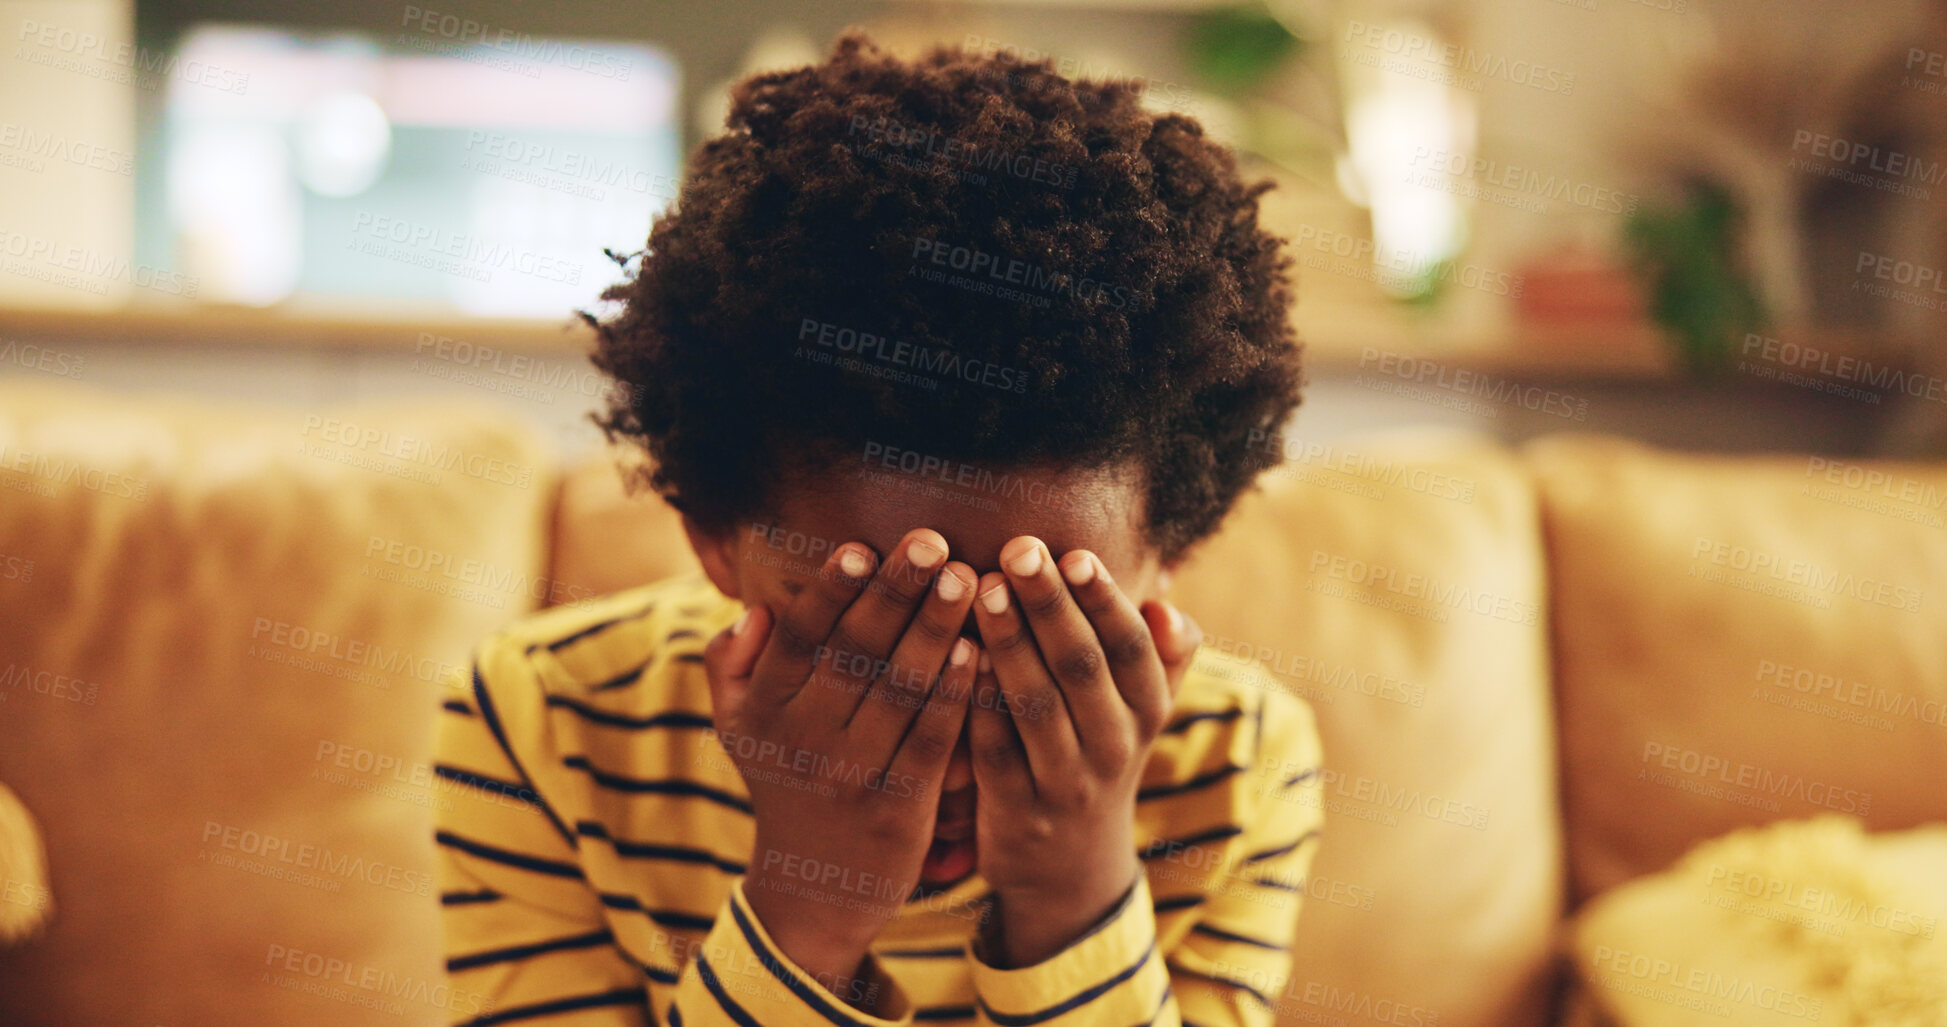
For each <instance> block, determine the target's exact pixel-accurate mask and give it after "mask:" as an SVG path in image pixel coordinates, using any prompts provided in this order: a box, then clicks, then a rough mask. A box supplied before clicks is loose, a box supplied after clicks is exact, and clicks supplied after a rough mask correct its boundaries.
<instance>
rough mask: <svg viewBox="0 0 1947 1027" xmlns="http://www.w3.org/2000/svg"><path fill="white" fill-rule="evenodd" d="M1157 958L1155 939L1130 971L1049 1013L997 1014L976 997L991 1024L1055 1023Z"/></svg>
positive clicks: (1024, 1026)
mask: <svg viewBox="0 0 1947 1027" xmlns="http://www.w3.org/2000/svg"><path fill="white" fill-rule="evenodd" d="M1155 954H1156V939H1155V938H1153V937H1152V938H1150V939H1149V947H1148V948H1145V949H1143V954H1142V955H1141V956H1139V957H1138V958H1137V959H1136V961H1135V962H1133V963H1131V964H1129V965H1128V967H1126V968H1124V969H1123V970H1121V971H1120V972H1118V973H1117V974H1116V975H1115V976H1114V977H1111V978H1109V979H1108V980H1106V981H1103V982H1101V983H1100V984H1093V985H1090V986H1089V987H1087V988H1084V989H1082V990H1081V991H1079V992H1077V993H1075V994H1074V995H1071V996H1069V997H1068V998H1065V999H1063V1000H1061V1001H1060V1002H1057V1003H1055V1004H1054V1005H1052V1006H1048V1007H1047V1008H1045V1009H1037V1010H1035V1011H1034V1012H1032V1013H1001V1012H996V1011H995V1010H994V1007H992V1006H990V1005H988V1004H987V1001H986V1000H985V999H982V998H979V997H978V996H976V997H975V1001H976V1002H979V1003H980V1008H981V1009H982V1010H983V1011H984V1012H986V1014H987V1018H988V1019H989V1020H992V1021H994V1022H995V1023H996V1024H999V1025H1000V1027H1030V1025H1032V1024H1037V1023H1043V1022H1046V1021H1048V1020H1052V1019H1054V1018H1055V1017H1057V1016H1061V1015H1062V1014H1064V1013H1068V1012H1071V1011H1073V1010H1076V1009H1079V1008H1081V1007H1082V1006H1085V1005H1088V1004H1089V1003H1090V1002H1093V1001H1095V1000H1096V999H1098V998H1101V997H1102V996H1103V995H1105V994H1107V993H1108V992H1109V991H1110V990H1112V989H1114V988H1115V987H1116V986H1117V985H1119V984H1121V983H1122V982H1124V981H1126V980H1128V979H1129V978H1131V977H1134V976H1136V974H1137V973H1139V972H1140V971H1141V970H1142V968H1143V966H1144V964H1146V963H1148V962H1149V957H1150V956H1153V955H1155Z"/></svg>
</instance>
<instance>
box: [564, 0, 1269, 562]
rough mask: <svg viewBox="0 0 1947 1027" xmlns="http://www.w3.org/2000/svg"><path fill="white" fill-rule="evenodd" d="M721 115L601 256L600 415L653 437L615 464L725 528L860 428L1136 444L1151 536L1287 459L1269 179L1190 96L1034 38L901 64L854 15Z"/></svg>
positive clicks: (1177, 532)
mask: <svg viewBox="0 0 1947 1027" xmlns="http://www.w3.org/2000/svg"><path fill="white" fill-rule="evenodd" d="M727 128H728V131H727V132H726V133H725V134H723V135H721V136H718V137H717V138H715V139H712V140H709V141H708V142H706V143H704V144H703V146H702V147H701V148H700V149H699V150H698V151H697V152H696V153H695V155H694V156H693V157H692V158H691V160H690V163H689V168H688V171H687V175H686V177H685V179H684V183H683V187H682V191H681V195H680V196H679V198H678V199H677V201H676V202H675V203H674V204H673V205H672V207H671V208H670V209H669V210H668V211H666V212H665V213H663V214H662V215H661V216H659V217H658V218H657V219H656V221H655V224H654V226H653V228H652V231H651V233H650V236H649V240H648V244H647V248H646V249H644V250H643V251H642V252H640V253H639V254H632V255H628V256H620V255H615V254H611V256H615V258H616V259H617V260H618V262H621V263H622V264H623V266H624V270H625V276H624V280H623V281H621V282H619V283H617V284H615V285H613V286H611V287H609V288H608V289H607V290H606V291H605V292H604V293H603V294H602V299H603V300H604V301H607V302H608V303H609V304H611V307H610V315H609V316H608V317H607V318H606V319H597V318H596V317H594V316H593V315H591V314H589V313H587V312H585V311H584V312H583V313H582V317H583V318H584V319H585V320H587V321H588V322H589V323H590V324H592V325H593V326H594V327H595V329H596V333H597V335H598V340H597V345H596V352H595V353H594V354H593V360H594V362H595V364H596V366H597V367H599V368H600V369H601V370H602V371H604V372H606V373H607V374H608V375H610V376H611V377H612V378H614V379H615V380H616V382H617V383H618V385H619V386H620V387H619V388H617V389H616V390H614V391H613V392H612V393H611V397H610V399H609V400H608V402H607V403H606V410H605V411H602V412H598V413H596V414H594V415H591V416H592V417H593V418H594V420H595V422H596V424H598V425H599V426H600V427H601V428H602V429H603V431H604V432H605V433H606V435H607V437H608V438H609V440H610V441H611V442H615V441H618V440H620V439H629V440H632V441H634V442H635V443H638V444H639V445H640V446H641V447H642V449H643V450H644V451H646V454H647V456H648V457H649V459H648V460H647V461H646V462H645V463H644V464H643V465H642V466H638V467H635V468H634V469H633V470H632V472H631V473H630V478H629V483H630V485H631V487H632V488H633V487H635V486H636V485H638V484H639V483H640V482H641V481H643V480H644V479H646V481H647V483H648V485H649V487H651V488H653V489H655V490H656V491H657V492H659V493H660V494H661V495H662V496H663V497H664V498H665V499H667V500H668V501H669V502H670V503H671V504H672V505H673V506H675V507H676V508H677V509H679V510H681V511H683V512H684V513H686V514H688V515H689V516H690V517H691V518H693V519H694V520H696V521H697V522H698V523H699V524H700V525H702V526H703V527H705V528H706V529H718V530H721V529H724V528H728V527H730V526H732V525H734V524H735V523H736V522H737V521H738V520H740V519H742V518H745V517H748V516H752V515H754V514H756V513H758V512H760V511H764V510H771V509H774V507H773V506H771V505H769V504H771V503H773V502H775V499H776V497H775V496H774V495H773V494H772V490H774V489H776V488H778V487H779V485H778V483H779V482H782V481H787V480H792V479H791V478H790V476H789V473H788V472H793V471H797V472H802V471H803V470H804V469H805V468H806V467H814V468H817V467H822V468H826V469H830V468H833V467H836V466H837V461H838V460H839V459H842V455H843V454H847V453H849V454H851V458H852V459H853V460H855V461H856V460H857V459H859V458H858V456H857V454H858V453H860V452H861V451H865V450H866V448H867V447H868V446H870V445H871V444H872V443H878V444H880V445H884V446H889V447H890V446H897V447H898V448H900V449H904V450H914V451H918V452H922V453H925V454H928V455H930V456H936V457H939V458H941V459H943V460H953V461H961V462H964V463H967V464H971V465H975V466H979V467H982V468H987V469H992V470H995V471H1004V470H1007V469H1009V468H1026V467H1054V466H1069V467H1086V468H1098V469H1133V470H1135V471H1137V472H1139V474H1140V481H1141V489H1142V495H1143V497H1144V502H1145V509H1144V511H1143V515H1144V523H1145V525H1146V529H1145V534H1146V541H1148V542H1149V543H1150V544H1151V545H1154V546H1156V547H1157V548H1158V549H1159V550H1160V551H1161V553H1162V555H1163V557H1164V559H1166V560H1168V559H1174V558H1176V557H1179V556H1181V555H1182V554H1183V553H1184V552H1185V550H1187V549H1188V548H1189V547H1191V546H1192V545H1194V544H1195V543H1196V542H1198V541H1200V540H1201V539H1203V538H1204V537H1206V536H1208V535H1209V534H1210V533H1211V532H1213V531H1214V530H1215V529H1216V527H1217V525H1218V524H1219V523H1220V522H1221V521H1222V520H1223V517H1224V515H1225V513H1226V512H1228V511H1229V509H1230V507H1231V504H1232V503H1234V502H1235V501H1236V499H1237V497H1238V495H1239V494H1240V493H1241V492H1242V491H1243V490H1244V489H1245V488H1246V487H1248V486H1249V485H1250V484H1251V482H1252V480H1253V479H1254V478H1256V476H1257V475H1258V474H1259V472H1261V471H1263V470H1264V469H1265V468H1267V467H1269V466H1272V465H1274V464H1276V463H1277V462H1278V460H1279V458H1280V452H1279V448H1278V447H1277V446H1275V445H1267V444H1265V443H1264V440H1265V439H1267V438H1275V437H1276V436H1275V433H1276V432H1277V430H1278V429H1279V428H1280V426H1281V425H1282V424H1283V423H1284V421H1285V419H1286V418H1287V416H1288V415H1289V414H1290V413H1291V411H1292V410H1293V409H1294V408H1295V407H1296V406H1297V404H1298V392H1299V387H1300V386H1301V385H1302V384H1303V374H1302V371H1301V369H1300V366H1299V345H1298V342H1297V340H1296V338H1295V337H1294V333H1293V331H1292V329H1291V326H1290V323H1289V321H1288V318H1287V313H1288V306H1289V304H1290V301H1291V286H1290V282H1289V278H1288V270H1289V266H1290V263H1291V261H1290V258H1289V257H1288V256H1286V255H1285V254H1284V253H1283V252H1282V250H1281V249H1280V243H1281V240H1279V239H1278V238H1276V237H1275V236H1272V235H1270V234H1268V233H1266V232H1265V231H1263V230H1261V229H1260V228H1259V227H1258V224H1257V213H1258V212H1257V199H1258V197H1259V196H1260V195H1261V194H1263V193H1264V192H1265V191H1266V190H1268V189H1270V188H1271V184H1270V183H1269V182H1260V183H1257V184H1253V185H1246V184H1245V183H1243V182H1242V181H1240V180H1239V177H1238V173H1237V167H1236V161H1235V158H1234V156H1233V155H1232V153H1231V152H1230V150H1229V149H1228V148H1226V147H1224V146H1222V145H1220V144H1218V143H1216V142H1213V141H1211V140H1210V139H1207V138H1205V137H1204V134H1203V129H1202V126H1200V125H1199V124H1198V123H1197V122H1196V121H1194V120H1192V119H1190V118H1188V117H1184V116H1182V115H1178V114H1165V115H1154V114H1150V113H1148V112H1146V111H1145V110H1144V109H1143V108H1142V105H1141V97H1140V93H1139V89H1138V87H1136V86H1133V85H1131V84H1129V83H1124V82H1089V81H1082V82H1075V81H1070V80H1068V79H1065V78H1063V77H1062V76H1061V75H1059V74H1057V73H1056V72H1055V71H1054V69H1053V66H1052V64H1051V62H1049V61H1048V60H1045V59H1044V60H1041V61H1038V62H1017V61H1009V60H1007V59H1005V58H1000V57H982V56H980V55H978V54H972V53H967V52H965V51H962V50H958V49H953V48H945V47H942V48H936V49H934V50H932V51H931V52H929V53H927V54H926V55H925V56H923V57H921V58H919V59H918V60H916V61H912V62H906V61H902V60H900V59H898V58H896V57H894V56H892V55H890V54H888V53H886V52H884V51H881V50H880V49H879V48H878V47H876V46H875V45H874V44H873V43H872V42H871V41H870V40H869V39H868V38H867V37H866V36H865V35H864V34H862V33H860V32H856V31H854V32H850V33H847V34H846V35H844V36H842V37H841V38H840V39H839V41H838V42H837V44H836V46H835V47H834V49H833V52H832V55H831V57H830V58H829V59H827V60H826V61H825V62H824V63H822V64H818V65H814V66H810V67H804V68H799V69H796V70H792V71H780V72H772V73H767V74H761V75H756V76H753V77H751V78H749V79H746V80H744V81H742V82H740V83H738V84H737V86H736V87H735V88H734V90H733V92H732V106H731V111H730V114H729V116H728V118H727ZM638 257H639V258H640V264H639V266H638V267H637V269H636V270H635V272H634V273H633V274H627V273H626V272H627V267H628V264H629V263H631V262H633V261H634V260H635V259H636V258H638ZM617 304H619V306H617ZM861 339H863V340H866V341H865V342H864V343H860V342H859V341H858V340H861ZM834 340H837V341H836V342H834ZM847 356H852V357H854V358H855V359H850V360H848V359H845V358H846V357H847Z"/></svg>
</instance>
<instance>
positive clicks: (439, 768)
mask: <svg viewBox="0 0 1947 1027" xmlns="http://www.w3.org/2000/svg"><path fill="white" fill-rule="evenodd" d="M433 774H434V775H435V776H438V777H443V778H445V779H447V780H448V781H456V782H458V783H460V784H463V785H466V786H467V787H469V788H478V789H479V790H481V791H483V792H492V793H494V794H496V795H504V796H507V797H508V798H512V799H519V800H521V801H522V802H532V803H539V802H540V801H541V797H540V796H539V795H537V794H535V791H534V789H532V788H529V787H527V786H526V785H521V784H515V783H514V782H512V781H502V780H501V779H499V778H497V777H488V776H487V775H485V774H477V773H474V772H473V771H471V770H462V769H461V768H459V767H455V766H452V765H451V764H447V763H435V764H433Z"/></svg>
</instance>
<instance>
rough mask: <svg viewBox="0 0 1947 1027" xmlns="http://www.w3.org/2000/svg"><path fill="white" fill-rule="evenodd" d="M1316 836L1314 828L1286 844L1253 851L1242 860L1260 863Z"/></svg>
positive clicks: (1275, 857)
mask: <svg viewBox="0 0 1947 1027" xmlns="http://www.w3.org/2000/svg"><path fill="white" fill-rule="evenodd" d="M1316 837H1318V832H1317V831H1316V830H1311V831H1306V832H1305V833H1304V834H1302V835H1300V836H1299V837H1298V840H1297V841H1295V842H1292V843H1290V844H1288V845H1280V846H1278V847H1277V848H1275V849H1265V850H1264V851H1263V852H1254V853H1252V854H1251V855H1249V856H1246V857H1244V862H1246V863H1262V862H1264V861H1265V860H1267V859H1277V858H1278V857H1279V856H1282V855H1284V854H1285V853H1288V852H1290V851H1291V850H1293V849H1295V848H1297V847H1298V846H1300V845H1303V844H1305V843H1306V842H1308V841H1311V840H1312V839H1313V838H1316Z"/></svg>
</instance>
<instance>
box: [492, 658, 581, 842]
mask: <svg viewBox="0 0 1947 1027" xmlns="http://www.w3.org/2000/svg"><path fill="white" fill-rule="evenodd" d="M473 701H474V703H475V704H476V705H478V706H479V707H480V717H481V719H483V720H485V721H486V722H487V730H489V731H491V732H493V736H494V741H496V742H499V743H500V751H501V752H503V753H505V754H507V762H508V763H509V764H511V765H512V766H513V768H514V773H516V774H519V775H520V777H521V781H523V782H524V783H526V785H527V786H528V788H529V789H530V790H532V788H533V786H534V778H533V777H531V776H529V775H528V773H527V771H526V769H525V768H523V767H522V766H521V761H520V758H519V757H517V756H515V755H514V747H513V746H512V745H511V744H509V743H508V741H507V732H506V731H505V730H504V729H503V728H502V727H501V725H500V714H499V713H498V712H496V711H495V710H494V701H493V699H492V697H490V696H488V695H487V680H486V679H485V678H483V677H481V676H480V664H479V662H478V661H476V662H475V663H474V665H473ZM534 804H535V805H536V806H538V807H540V810H541V812H543V813H546V814H547V815H548V821H549V822H550V823H552V824H554V829H555V830H556V831H559V832H561V840H562V841H565V842H567V843H568V847H569V848H571V849H572V848H574V846H575V836H574V835H573V834H570V833H569V832H568V825H566V824H564V823H562V822H561V818H560V817H557V816H555V815H554V807H552V806H549V805H548V803H547V800H546V799H543V798H541V796H540V793H538V792H536V793H534Z"/></svg>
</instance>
